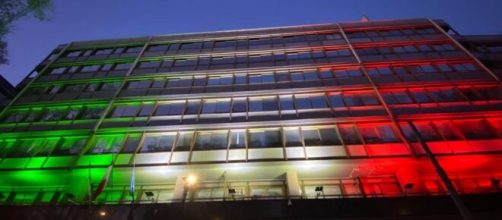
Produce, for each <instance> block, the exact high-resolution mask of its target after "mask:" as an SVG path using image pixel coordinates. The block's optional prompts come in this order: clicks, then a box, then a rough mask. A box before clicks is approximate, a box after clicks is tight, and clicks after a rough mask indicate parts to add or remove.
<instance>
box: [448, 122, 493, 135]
mask: <svg viewBox="0 0 502 220" xmlns="http://www.w3.org/2000/svg"><path fill="white" fill-rule="evenodd" d="M454 123H455V125H456V126H457V127H458V129H459V130H460V132H462V134H463V135H464V136H465V137H466V138H467V139H473V140H476V139H492V138H495V137H496V136H495V134H494V133H493V131H492V128H491V127H490V126H489V125H488V123H486V121H485V120H470V121H455V122H454Z"/></svg>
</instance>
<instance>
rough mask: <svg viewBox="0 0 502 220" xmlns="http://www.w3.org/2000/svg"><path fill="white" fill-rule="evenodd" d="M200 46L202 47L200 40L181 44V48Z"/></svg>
mask: <svg viewBox="0 0 502 220" xmlns="http://www.w3.org/2000/svg"><path fill="white" fill-rule="evenodd" d="M201 47H202V43H201V42H196V43H183V44H181V50H193V49H200V48H201Z"/></svg>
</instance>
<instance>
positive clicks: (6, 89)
mask: <svg viewBox="0 0 502 220" xmlns="http://www.w3.org/2000/svg"><path fill="white" fill-rule="evenodd" d="M15 95H16V89H15V88H14V86H12V85H11V84H10V83H9V81H7V80H6V79H5V78H4V77H3V76H2V75H0V109H1V108H3V106H5V105H7V104H8V103H9V101H10V100H11V99H12V98H13V97H14V96H15Z"/></svg>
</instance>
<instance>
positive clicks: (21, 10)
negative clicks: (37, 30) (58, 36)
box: [0, 0, 51, 64]
mask: <svg viewBox="0 0 502 220" xmlns="http://www.w3.org/2000/svg"><path fill="white" fill-rule="evenodd" d="M50 9H51V0H0V64H5V63H7V62H8V59H7V42H5V36H6V35H7V34H8V33H9V31H10V28H11V25H12V23H13V22H14V21H16V20H18V19H20V18H22V17H24V16H28V15H32V16H34V17H35V18H37V19H39V20H41V21H45V20H47V19H48V16H47V12H48V11H49V10H50Z"/></svg>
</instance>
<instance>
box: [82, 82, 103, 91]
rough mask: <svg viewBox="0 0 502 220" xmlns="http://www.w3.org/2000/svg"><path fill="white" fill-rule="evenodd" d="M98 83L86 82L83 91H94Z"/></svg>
mask: <svg viewBox="0 0 502 220" xmlns="http://www.w3.org/2000/svg"><path fill="white" fill-rule="evenodd" d="M99 85H100V84H99V83H91V84H88V85H87V87H86V88H85V91H86V92H95V91H97V90H98V87H99Z"/></svg>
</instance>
